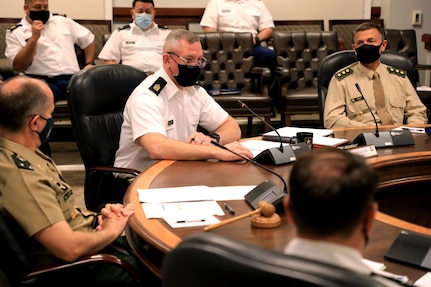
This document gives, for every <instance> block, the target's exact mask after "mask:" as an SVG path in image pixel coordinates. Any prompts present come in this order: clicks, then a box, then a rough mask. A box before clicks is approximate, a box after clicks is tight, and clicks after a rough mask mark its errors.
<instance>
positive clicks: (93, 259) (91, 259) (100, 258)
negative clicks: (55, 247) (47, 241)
mask: <svg viewBox="0 0 431 287" xmlns="http://www.w3.org/2000/svg"><path fill="white" fill-rule="evenodd" d="M94 263H103V264H110V265H114V266H117V267H118V268H121V269H123V270H124V271H126V272H127V273H128V274H129V275H130V277H132V278H133V280H134V281H135V282H136V285H137V286H143V283H142V281H141V279H140V277H139V274H138V272H137V271H136V270H135V268H134V267H133V266H132V265H131V264H130V263H129V262H127V261H125V260H123V259H121V258H119V257H117V256H114V255H111V254H96V255H92V256H85V257H82V258H80V259H78V260H77V261H74V262H70V263H60V264H55V265H49V266H44V267H40V268H37V269H35V270H33V271H32V272H30V273H28V274H26V275H24V276H23V277H22V279H21V281H22V282H29V281H31V280H34V279H37V278H40V277H41V276H46V275H50V274H53V273H55V272H61V271H68V270H71V269H77V268H80V267H83V266H86V265H90V264H94ZM65 280H67V278H65Z"/></svg>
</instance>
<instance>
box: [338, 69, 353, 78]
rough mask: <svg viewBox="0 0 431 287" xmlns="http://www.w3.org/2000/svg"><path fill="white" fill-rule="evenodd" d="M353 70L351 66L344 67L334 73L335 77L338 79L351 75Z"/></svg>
mask: <svg viewBox="0 0 431 287" xmlns="http://www.w3.org/2000/svg"><path fill="white" fill-rule="evenodd" d="M352 74H353V70H352V69H351V68H345V69H344V70H341V71H338V72H336V73H335V74H334V76H335V78H337V79H338V80H339V81H341V80H342V79H344V78H345V77H347V76H349V75H352Z"/></svg>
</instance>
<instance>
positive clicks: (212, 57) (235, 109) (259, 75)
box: [197, 32, 272, 136]
mask: <svg viewBox="0 0 431 287" xmlns="http://www.w3.org/2000/svg"><path fill="white" fill-rule="evenodd" d="M197 35H198V37H199V39H200V41H201V44H202V49H203V53H204V57H206V58H207V59H208V64H207V66H206V67H205V68H204V69H202V72H201V77H200V82H201V85H202V86H203V87H204V88H206V89H207V90H208V91H210V93H211V92H212V93H213V95H214V99H215V101H216V102H217V103H219V104H220V105H221V106H222V107H223V108H224V109H225V110H226V111H227V112H228V113H229V114H230V115H231V116H233V117H247V118H248V124H247V135H248V136H250V135H251V132H252V124H253V122H252V119H253V117H254V115H253V114H252V113H250V112H249V111H248V110H246V109H244V108H242V107H241V105H240V104H239V103H238V100H242V101H243V102H244V103H245V104H246V105H248V106H249V107H250V108H251V109H252V110H253V111H254V112H255V113H256V114H258V115H259V116H260V117H262V118H264V119H265V121H266V122H267V123H270V122H271V106H272V98H271V97H270V96H269V95H268V86H269V81H270V78H271V71H270V69H268V68H263V67H255V66H254V56H253V38H252V34H251V33H233V32H209V33H197ZM229 89H234V90H237V93H230V92H231V91H226V90H229ZM220 91H221V92H220ZM219 92H220V93H219ZM265 129H266V130H268V127H267V126H265Z"/></svg>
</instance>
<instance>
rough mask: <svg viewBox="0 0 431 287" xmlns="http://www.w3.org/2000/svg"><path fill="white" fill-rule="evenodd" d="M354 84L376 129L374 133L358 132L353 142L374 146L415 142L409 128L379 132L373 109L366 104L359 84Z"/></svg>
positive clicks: (402, 144) (359, 144) (411, 143)
mask: <svg viewBox="0 0 431 287" xmlns="http://www.w3.org/2000/svg"><path fill="white" fill-rule="evenodd" d="M355 86H356V89H357V90H358V92H359V94H361V97H362V99H363V100H364V102H365V104H366V105H367V108H368V110H369V112H370V113H371V116H372V117H373V120H374V123H375V124H376V131H375V133H374V134H373V133H361V134H359V135H358V136H357V137H356V138H355V139H354V140H353V142H354V143H356V144H358V146H362V145H374V146H375V147H376V148H377V147H390V146H406V145H414V144H415V140H414V139H413V136H412V133H411V131H410V130H399V131H398V130H397V131H395V130H392V131H384V132H379V128H378V123H377V120H376V117H375V116H374V113H373V111H372V110H371V108H370V105H368V102H367V100H366V99H365V97H364V95H363V94H362V91H361V88H360V87H359V84H358V83H355Z"/></svg>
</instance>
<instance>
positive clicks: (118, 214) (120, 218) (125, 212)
mask: <svg viewBox="0 0 431 287" xmlns="http://www.w3.org/2000/svg"><path fill="white" fill-rule="evenodd" d="M133 213H135V208H134V207H133V204H131V203H129V204H127V205H126V206H123V205H122V204H120V203H108V204H106V205H105V207H104V208H102V210H101V211H100V215H98V218H97V221H98V224H99V225H98V226H97V227H96V231H98V230H101V229H103V228H105V227H107V226H109V225H113V224H117V225H120V226H119V227H121V229H124V227H125V226H126V223H127V220H128V219H129V217H130V215H132V214H133Z"/></svg>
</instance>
